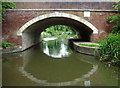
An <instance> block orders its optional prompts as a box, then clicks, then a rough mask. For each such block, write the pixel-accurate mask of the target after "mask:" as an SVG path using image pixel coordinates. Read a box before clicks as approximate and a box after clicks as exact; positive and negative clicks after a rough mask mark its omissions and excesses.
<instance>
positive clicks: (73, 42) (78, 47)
mask: <svg viewBox="0 0 120 88" xmlns="http://www.w3.org/2000/svg"><path fill="white" fill-rule="evenodd" d="M68 44H69V46H70V47H71V48H72V49H74V50H75V51H77V52H79V53H82V54H87V55H92V56H96V55H98V49H99V47H91V46H85V45H84V44H86V45H99V44H97V43H93V42H84V41H81V40H79V39H68ZM82 44H83V45H82Z"/></svg>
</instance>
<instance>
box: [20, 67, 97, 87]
mask: <svg viewBox="0 0 120 88" xmlns="http://www.w3.org/2000/svg"><path fill="white" fill-rule="evenodd" d="M97 69H98V66H97V65H96V66H95V65H93V68H92V70H91V71H90V72H88V73H87V74H85V75H83V76H82V77H80V78H76V79H74V80H72V81H68V82H57V83H49V82H47V80H40V79H37V78H36V77H34V76H33V75H32V74H30V73H27V72H26V71H25V70H24V68H23V67H21V68H19V71H20V72H21V73H22V74H23V76H26V77H27V78H29V79H30V80H32V81H34V82H36V83H41V84H45V85H46V86H67V85H74V84H77V83H78V82H80V81H84V80H85V78H89V77H90V76H91V75H92V74H93V73H94V72H95V71H96V70H97ZM84 82H85V84H84V85H85V86H90V81H84Z"/></svg>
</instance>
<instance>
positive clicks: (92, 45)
mask: <svg viewBox="0 0 120 88" xmlns="http://www.w3.org/2000/svg"><path fill="white" fill-rule="evenodd" d="M79 45H81V46H89V47H100V45H94V44H82V43H81V44H79Z"/></svg>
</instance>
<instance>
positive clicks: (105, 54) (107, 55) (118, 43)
mask: <svg viewBox="0 0 120 88" xmlns="http://www.w3.org/2000/svg"><path fill="white" fill-rule="evenodd" d="M119 52H120V34H119V33H116V34H112V33H111V34H109V35H108V37H107V38H106V39H105V40H104V42H102V43H101V46H100V50H99V54H100V57H101V59H102V61H107V62H108V63H110V64H117V65H120V53H119Z"/></svg>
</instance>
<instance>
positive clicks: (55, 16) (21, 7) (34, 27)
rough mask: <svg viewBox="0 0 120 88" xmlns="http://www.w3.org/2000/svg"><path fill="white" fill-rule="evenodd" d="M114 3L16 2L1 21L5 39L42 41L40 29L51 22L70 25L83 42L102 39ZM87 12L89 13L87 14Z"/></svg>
mask: <svg viewBox="0 0 120 88" xmlns="http://www.w3.org/2000/svg"><path fill="white" fill-rule="evenodd" d="M113 4H115V2H16V6H17V7H16V9H8V10H7V12H6V16H5V17H4V18H5V21H4V22H3V23H2V40H3V41H7V42H11V43H13V44H15V45H18V46H22V50H24V49H27V48H29V47H31V46H32V45H35V44H37V43H39V42H40V35H41V32H42V31H43V30H44V29H46V28H48V27H50V26H52V25H66V26H70V27H71V28H72V29H74V30H75V31H76V32H77V35H78V37H79V39H81V40H82V41H94V40H101V39H104V37H105V36H106V35H107V34H108V33H110V32H111V27H110V26H108V25H107V20H106V18H107V17H108V16H109V15H110V14H115V13H116V11H115V10H114V8H113V7H112V5H113ZM86 13H87V14H86Z"/></svg>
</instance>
